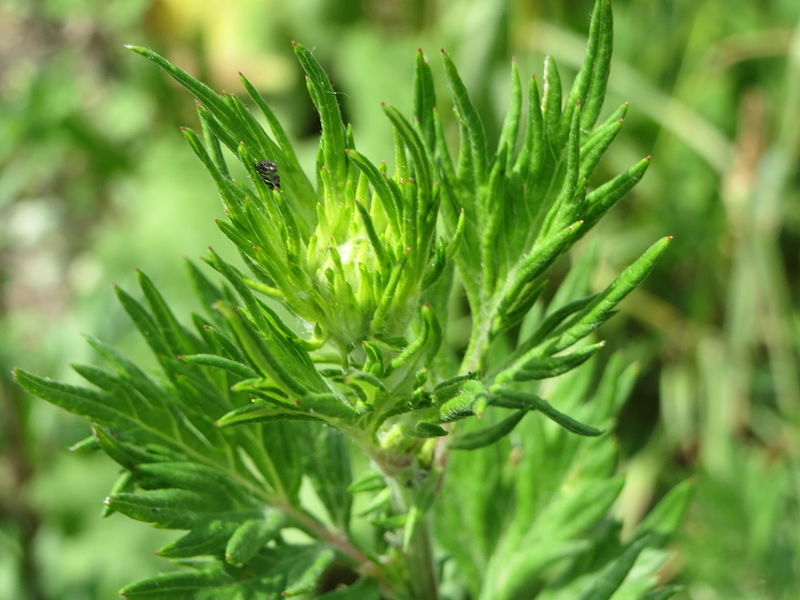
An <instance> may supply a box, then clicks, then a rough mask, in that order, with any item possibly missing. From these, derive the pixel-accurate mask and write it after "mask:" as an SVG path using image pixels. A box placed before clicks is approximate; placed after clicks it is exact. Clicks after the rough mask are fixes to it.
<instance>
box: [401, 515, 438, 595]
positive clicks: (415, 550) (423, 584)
mask: <svg viewBox="0 0 800 600" xmlns="http://www.w3.org/2000/svg"><path fill="white" fill-rule="evenodd" d="M406 557H407V562H408V567H409V568H408V571H409V573H408V574H409V583H410V584H411V589H412V593H413V598H414V599H415V600H437V599H438V598H439V592H438V585H437V583H436V571H435V569H436V563H435V561H434V556H433V547H432V544H431V532H430V528H429V527H428V517H427V515H424V516H423V517H421V518H420V521H419V522H418V523H417V526H416V528H415V529H414V533H413V535H412V537H411V542H410V544H409V545H408V550H407V552H406Z"/></svg>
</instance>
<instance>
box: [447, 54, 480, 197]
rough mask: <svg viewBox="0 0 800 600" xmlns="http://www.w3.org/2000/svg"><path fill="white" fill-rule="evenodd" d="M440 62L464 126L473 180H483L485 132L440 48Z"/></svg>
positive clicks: (450, 61) (461, 84)
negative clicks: (442, 64) (473, 172)
mask: <svg viewBox="0 0 800 600" xmlns="http://www.w3.org/2000/svg"><path fill="white" fill-rule="evenodd" d="M442 62H443V63H444V70H445V74H446V75H447V81H448V83H449V84H450V88H451V89H452V90H453V97H454V100H455V105H456V106H455V110H456V117H457V118H458V120H459V122H460V123H461V124H462V125H463V127H464V132H465V133H466V134H467V135H466V138H464V136H462V140H463V141H462V143H466V144H467V146H468V151H469V155H470V157H471V162H472V167H473V169H474V170H475V175H474V178H475V181H477V182H483V181H484V180H485V179H486V170H487V160H486V134H485V133H484V130H483V122H482V121H481V118H480V116H479V115H478V111H477V109H476V108H475V106H474V105H473V104H472V100H470V97H469V92H467V88H466V86H465V85H464V82H463V81H462V80H461V77H460V76H459V74H458V70H457V69H456V66H455V65H454V64H453V61H452V60H450V57H449V56H448V55H447V53H446V52H445V51H444V50H442Z"/></svg>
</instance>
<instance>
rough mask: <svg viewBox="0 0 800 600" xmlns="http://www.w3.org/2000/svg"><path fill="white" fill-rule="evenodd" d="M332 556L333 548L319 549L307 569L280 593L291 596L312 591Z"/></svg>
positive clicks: (333, 556) (331, 560)
mask: <svg viewBox="0 0 800 600" xmlns="http://www.w3.org/2000/svg"><path fill="white" fill-rule="evenodd" d="M334 558H336V554H335V553H334V552H333V550H331V549H325V550H321V551H320V553H319V554H318V555H317V557H316V558H315V559H314V562H313V563H312V564H311V565H310V566H309V567H308V569H307V570H306V571H305V572H304V573H303V574H302V575H300V577H299V578H298V579H297V580H296V581H295V582H294V583H292V585H290V586H289V587H287V588H286V589H285V590H283V593H282V595H283V596H286V597H292V596H300V595H302V594H308V593H311V592H313V591H314V589H315V588H316V586H317V582H318V581H319V579H320V577H322V575H323V574H324V573H325V570H326V569H327V568H328V567H329V566H330V564H331V563H332V562H333V560H334Z"/></svg>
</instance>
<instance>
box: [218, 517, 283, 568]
mask: <svg viewBox="0 0 800 600" xmlns="http://www.w3.org/2000/svg"><path fill="white" fill-rule="evenodd" d="M285 522H286V519H285V518H284V516H283V515H282V514H281V513H280V512H279V511H277V510H268V511H266V512H265V514H264V516H263V518H261V519H251V520H248V521H245V522H244V523H242V524H241V525H239V526H238V527H237V528H236V530H235V531H234V532H233V534H232V535H231V536H230V539H229V540H228V543H227V545H226V546H225V560H226V561H227V562H229V563H231V564H233V565H242V564H244V563H246V562H247V561H248V560H250V559H251V558H253V556H255V554H256V553H257V552H258V551H259V550H261V548H263V547H264V546H265V545H266V543H267V542H269V541H270V540H271V539H273V538H274V537H275V536H276V535H277V534H278V532H279V531H280V530H281V528H282V527H283V525H284V523H285Z"/></svg>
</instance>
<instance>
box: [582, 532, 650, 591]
mask: <svg viewBox="0 0 800 600" xmlns="http://www.w3.org/2000/svg"><path fill="white" fill-rule="evenodd" d="M646 544H647V540H646V539H641V540H636V541H634V542H632V543H630V544H629V545H628V547H627V548H626V549H625V550H624V552H623V553H622V554H621V555H620V556H619V557H618V558H617V559H616V560H614V561H613V562H612V563H611V564H609V565H608V567H606V568H605V569H604V570H603V571H602V572H601V573H600V575H599V576H598V577H597V578H596V579H595V580H594V581H593V582H592V585H591V587H590V588H589V589H587V590H586V591H585V592H584V593H583V594H581V596H580V598H579V600H609V598H611V596H612V595H613V594H614V592H615V591H616V590H617V589H618V588H619V586H620V585H622V582H623V581H624V580H625V577H626V576H627V575H628V573H629V572H630V570H631V568H633V564H634V563H635V562H636V559H637V558H638V557H639V553H640V552H641V551H642V549H643V548H644V547H645V545H646Z"/></svg>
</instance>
